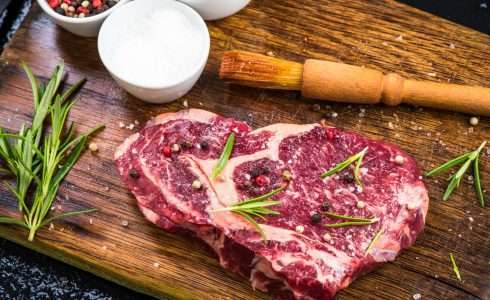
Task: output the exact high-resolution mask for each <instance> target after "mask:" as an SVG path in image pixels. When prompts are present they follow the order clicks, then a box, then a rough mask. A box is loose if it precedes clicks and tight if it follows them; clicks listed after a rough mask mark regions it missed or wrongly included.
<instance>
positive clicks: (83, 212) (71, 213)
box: [40, 208, 97, 227]
mask: <svg viewBox="0 0 490 300" xmlns="http://www.w3.org/2000/svg"><path fill="white" fill-rule="evenodd" d="M95 211H97V209H95V208H92V209H85V210H77V211H69V212H66V213H62V214H59V215H56V216H54V217H51V218H49V219H46V220H44V221H43V222H42V223H41V226H40V227H42V226H45V225H46V224H49V223H51V222H53V221H55V220H58V219H63V218H66V217H72V216H77V215H81V214H88V213H91V212H95Z"/></svg>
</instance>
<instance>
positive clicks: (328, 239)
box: [323, 232, 332, 242]
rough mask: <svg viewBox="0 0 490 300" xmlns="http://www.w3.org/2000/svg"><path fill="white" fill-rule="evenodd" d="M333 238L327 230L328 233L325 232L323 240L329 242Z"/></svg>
mask: <svg viewBox="0 0 490 300" xmlns="http://www.w3.org/2000/svg"><path fill="white" fill-rule="evenodd" d="M331 239H332V236H331V235H330V234H329V233H328V232H327V233H325V234H324V235H323V240H324V241H325V242H328V241H330V240H331Z"/></svg>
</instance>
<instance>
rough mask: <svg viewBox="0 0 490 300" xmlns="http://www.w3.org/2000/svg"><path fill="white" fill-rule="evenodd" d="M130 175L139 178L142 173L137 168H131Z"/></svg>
mask: <svg viewBox="0 0 490 300" xmlns="http://www.w3.org/2000/svg"><path fill="white" fill-rule="evenodd" d="M129 176H131V177H132V178H134V179H137V178H139V177H140V174H139V173H138V171H136V170H135V169H131V170H129Z"/></svg>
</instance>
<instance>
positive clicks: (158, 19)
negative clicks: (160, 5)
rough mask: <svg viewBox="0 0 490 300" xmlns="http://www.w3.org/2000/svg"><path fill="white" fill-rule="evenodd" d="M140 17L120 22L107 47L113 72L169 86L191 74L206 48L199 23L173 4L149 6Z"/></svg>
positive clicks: (144, 83) (140, 82)
mask: <svg viewBox="0 0 490 300" xmlns="http://www.w3.org/2000/svg"><path fill="white" fill-rule="evenodd" d="M139 17H140V18H139V21H138V22H127V23H124V24H121V26H120V28H119V30H118V32H117V36H116V37H114V41H115V42H114V43H112V44H111V45H110V46H108V47H107V49H106V51H107V53H110V55H104V56H105V57H108V61H107V63H108V64H109V65H110V68H111V69H112V70H113V71H114V73H115V74H117V75H118V76H119V77H121V78H123V79H124V80H126V81H129V82H132V83H135V84H138V85H142V86H167V85H171V84H174V83H176V82H180V81H182V80H184V79H185V78H187V77H188V76H189V75H190V74H192V73H193V72H194V71H195V68H196V66H198V65H200V64H201V60H202V59H203V58H202V57H203V55H204V54H205V51H207V49H206V47H205V44H206V38H207V37H206V36H205V35H203V34H202V29H201V28H200V24H198V23H194V22H192V21H191V19H190V18H189V17H188V16H186V15H185V14H184V13H183V12H182V11H181V10H180V9H178V8H170V7H169V8H167V9H165V10H162V9H156V10H153V9H152V7H148V9H147V10H146V11H144V12H141V13H139Z"/></svg>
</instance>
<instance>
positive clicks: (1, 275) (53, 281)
mask: <svg viewBox="0 0 490 300" xmlns="http://www.w3.org/2000/svg"><path fill="white" fill-rule="evenodd" d="M399 1H400V2H404V3H407V4H410V5H412V6H414V7H417V8H420V9H423V10H426V11H428V12H431V13H433V14H436V15H438V16H441V17H443V18H446V19H449V20H451V21H454V22H456V23H460V24H463V25H465V26H468V27H471V28H474V29H476V30H479V31H481V32H484V33H487V34H490V0H443V1H441V0H439V1H436V0H399ZM30 3H31V1H30V0H24V1H22V0H0V49H1V47H2V46H3V45H4V44H5V43H6V42H7V41H8V39H9V38H10V37H11V35H12V34H13V33H14V32H15V29H16V28H17V27H18V26H19V24H20V22H21V20H22V18H23V16H25V14H26V13H27V11H28V8H29V7H30ZM6 4H7V5H6ZM8 4H9V5H8ZM4 7H7V10H5V11H3V9H4ZM0 299H16V300H17V299H19V300H20V299H35V300H37V299H90V300H92V299H94V300H96V299H97V300H102V299H121V300H126V299H127V300H129V299H132V300H133V299H134V300H138V299H151V298H150V297H147V296H144V295H141V294H138V293H135V292H133V291H130V290H128V289H126V288H124V287H121V286H118V285H116V284H114V283H111V282H108V281H106V280H103V279H100V278H98V277H96V276H93V275H91V274H89V273H86V272H83V271H80V270H78V269H76V268H73V267H71V266H68V265H66V264H64V263H61V262H58V261H56V260H53V259H50V258H47V257H45V256H43V255H41V254H38V253H35V252H33V251H31V250H28V249H25V248H23V247H21V246H17V245H14V244H12V243H10V242H8V241H5V240H2V239H0Z"/></svg>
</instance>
